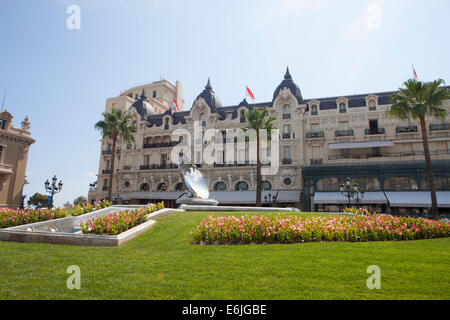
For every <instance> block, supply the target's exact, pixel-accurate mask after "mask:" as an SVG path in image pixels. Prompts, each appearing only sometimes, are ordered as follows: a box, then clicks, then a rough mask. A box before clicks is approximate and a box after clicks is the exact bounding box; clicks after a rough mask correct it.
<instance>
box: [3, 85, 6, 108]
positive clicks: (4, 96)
mask: <svg viewBox="0 0 450 320" xmlns="http://www.w3.org/2000/svg"><path fill="white" fill-rule="evenodd" d="M5 99H6V90H5V94H4V95H3V102H2V112H3V107H4V106H5Z"/></svg>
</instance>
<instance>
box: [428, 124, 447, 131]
mask: <svg viewBox="0 0 450 320" xmlns="http://www.w3.org/2000/svg"><path fill="white" fill-rule="evenodd" d="M443 130H450V123H441V124H430V131H443Z"/></svg>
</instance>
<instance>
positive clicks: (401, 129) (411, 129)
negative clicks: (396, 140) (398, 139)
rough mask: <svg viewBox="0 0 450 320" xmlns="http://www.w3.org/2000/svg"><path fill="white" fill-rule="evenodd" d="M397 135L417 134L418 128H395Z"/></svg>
mask: <svg viewBox="0 0 450 320" xmlns="http://www.w3.org/2000/svg"><path fill="white" fill-rule="evenodd" d="M395 131H396V132H397V133H409V132H417V126H403V127H397V128H395Z"/></svg>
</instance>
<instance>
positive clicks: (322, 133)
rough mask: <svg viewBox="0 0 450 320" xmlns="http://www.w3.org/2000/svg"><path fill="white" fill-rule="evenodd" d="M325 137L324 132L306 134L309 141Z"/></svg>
mask: <svg viewBox="0 0 450 320" xmlns="http://www.w3.org/2000/svg"><path fill="white" fill-rule="evenodd" d="M324 136H325V133H324V132H323V131H312V132H308V133H306V138H307V139H316V138H323V137H324Z"/></svg>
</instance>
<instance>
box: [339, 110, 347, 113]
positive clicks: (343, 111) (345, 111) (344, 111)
mask: <svg viewBox="0 0 450 320" xmlns="http://www.w3.org/2000/svg"><path fill="white" fill-rule="evenodd" d="M339 113H347V109H339Z"/></svg>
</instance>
